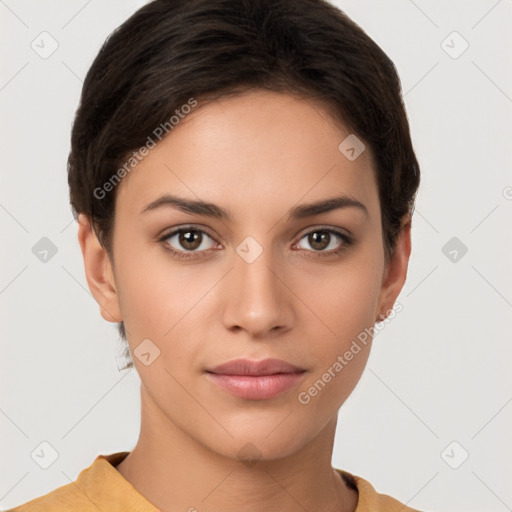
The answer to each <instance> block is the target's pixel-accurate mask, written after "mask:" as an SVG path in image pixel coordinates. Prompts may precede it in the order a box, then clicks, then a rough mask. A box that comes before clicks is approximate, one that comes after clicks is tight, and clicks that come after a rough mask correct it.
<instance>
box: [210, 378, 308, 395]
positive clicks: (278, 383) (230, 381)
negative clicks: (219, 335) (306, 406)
mask: <svg viewBox="0 0 512 512" xmlns="http://www.w3.org/2000/svg"><path fill="white" fill-rule="evenodd" d="M304 373H305V372H300V373H276V374H273V375H223V374H219V373H207V376H208V378H209V379H210V380H211V381H213V382H215V384H217V385H218V386H220V387H221V388H222V389H224V390H225V391H227V392H228V393H231V394H232V395H235V396H237V397H240V398H245V399H246V400H268V399H269V398H274V397H275V396H277V395H280V394H281V393H284V392H285V391H287V390H288V389H290V388H292V387H293V386H295V385H296V384H297V382H298V381H299V380H300V379H302V377H303V375H304Z"/></svg>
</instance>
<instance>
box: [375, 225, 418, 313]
mask: <svg viewBox="0 0 512 512" xmlns="http://www.w3.org/2000/svg"><path fill="white" fill-rule="evenodd" d="M410 255H411V218H410V217H409V216H407V217H406V218H405V220H404V221H403V222H402V228H401V230H400V233H399V234H398V237H397V240H396V245H395V248H394V250H393V253H392V255H391V257H390V259H389V261H388V263H387V265H386V269H385V271H384V275H383V281H382V286H381V290H380V297H379V304H378V310H377V311H378V315H377V318H376V321H382V320H384V319H385V318H386V317H387V315H388V314H389V312H390V311H391V310H392V309H393V305H394V304H395V301H396V299H397V297H398V295H399V294H400V291H401V290H402V288H403V286H404V284H405V279H406V277H407V268H408V265H409V257H410Z"/></svg>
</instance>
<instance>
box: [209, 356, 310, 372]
mask: <svg viewBox="0 0 512 512" xmlns="http://www.w3.org/2000/svg"><path fill="white" fill-rule="evenodd" d="M208 371H209V372H211V373H217V374H222V375H253V376H258V375H274V374H276V373H298V372H303V371H305V370H304V368H299V367H298V366H295V365H293V364H290V363H287V362H286V361H283V360H282V359H263V360H261V361H251V360H249V359H235V360H234V361H228V362H227V363H223V364H220V365H219V366H216V367H215V368H212V369H211V370H208Z"/></svg>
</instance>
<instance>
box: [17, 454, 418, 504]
mask: <svg viewBox="0 0 512 512" xmlns="http://www.w3.org/2000/svg"><path fill="white" fill-rule="evenodd" d="M128 453H129V452H117V453H112V454H110V455H98V457H96V459H95V460H94V462H93V463H92V464H91V466H89V467H88V468H86V469H84V470H83V471H82V472H81V473H80V474H79V475H78V477H77V479H76V480H75V481H74V482H72V483H70V484H66V485H63V486H62V487H59V488H57V489H55V490H54V491H52V492H50V493H48V494H45V495H44V496H40V497H39V498H35V499H33V500H31V501H29V502H27V503H25V504H23V505H20V506H18V507H15V508H13V509H10V510H9V511H7V512H71V511H73V512H75V511H76V512H98V511H99V510H100V511H101V512H135V511H137V512H159V511H158V509H157V508H156V507H155V506H154V505H153V504H151V503H150V502H149V501H148V500H147V499H146V498H144V496H142V495H141V494H140V493H139V492H138V491H137V490H136V489H135V488H134V487H133V486H132V485H131V484H130V483H129V482H128V481H127V480H126V479H125V478H124V477H123V476H122V475H121V473H119V472H118V471H117V470H116V468H115V466H116V465H117V464H119V463H120V462H121V461H122V460H123V459H124V458H125V457H126V456H127V455H128ZM337 471H338V472H339V473H340V474H341V476H342V477H343V479H344V480H345V482H347V484H348V485H349V486H351V487H353V488H357V491H358V493H359V500H358V503H357V508H356V512H418V511H417V510H415V509H412V508H409V507H406V506H405V505H403V504H402V503H400V502H399V501H397V500H395V499H394V498H392V497H391V496H387V495H385V494H379V493H377V492H376V490H375V489H374V488H373V487H372V485H371V484H370V483H369V482H367V481H366V480H364V479H363V478H361V477H358V476H355V475H352V474H350V473H348V472H346V471H343V470H340V469H337Z"/></svg>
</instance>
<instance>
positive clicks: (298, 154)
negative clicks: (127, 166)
mask: <svg viewBox="0 0 512 512" xmlns="http://www.w3.org/2000/svg"><path fill="white" fill-rule="evenodd" d="M348 135H350V132H349V131H347V130H346V129H344V128H343V127H342V126H339V125H338V124H336V123H335V122H334V121H333V120H332V119H331V118H330V117H329V115H328V113H327V111H326V110H323V109H322V107H321V106H320V105H317V104H314V103H312V102H311V101H309V100H308V101H306V100H303V99H298V98H295V97H293V96H290V95H285V94H278V93H271V92H262V91H253V92H249V93H246V94H244V95H241V96H237V97H236V98H225V99H220V100H216V101H215V102H212V103H209V104H206V105H204V106H202V107H201V106H199V107H198V108H197V109H195V110H193V111H192V112H191V113H190V114H189V115H188V116H187V117H186V118H185V119H184V120H182V121H180V124H179V125H178V126H176V127H175V128H174V129H173V131H172V132H171V133H170V135H169V136H168V137H167V138H165V139H163V141H162V142H160V143H159V144H157V146H156V147H155V148H154V149H152V150H151V151H150V152H149V154H148V155H147V156H146V157H145V158H144V159H143V160H142V161H141V162H140V163H139V164H138V165H137V166H136V167H135V168H134V169H133V170H132V172H131V173H130V175H129V176H127V177H126V178H125V179H124V180H123V181H122V183H121V184H120V185H119V189H118V190H117V194H118V195H117V203H116V215H115V226H114V238H113V240H114V242H113V255H114V257H113V266H111V265H110V261H109V260H108V259H107V258H106V257H105V253H104V251H103V249H102V248H100V246H99V245H97V244H96V245H95V243H96V242H95V241H94V238H93V235H92V234H91V232H90V231H88V230H87V227H86V223H85V222H82V223H81V224H80V228H79V229H80V231H79V239H80V242H81V246H82V250H83V252H84V258H85V263H86V273H87V278H88V282H89V286H90V287H91V290H93V293H94V295H95V297H96V298H97V300H98V302H99V303H100V305H101V312H102V315H103V316H104V318H106V319H107V320H109V321H116V322H118V321H121V320H123V321H124V323H125V327H126V330H127V333H128V341H129V345H130V349H131V354H132V357H133V361H134V364H135V367H136V369H137V372H138V373H139V375H140V378H141V382H142V397H143V401H144V403H143V411H144V410H146V411H152V414H155V415H156V414H158V415H159V416H160V418H161V419H162V421H161V422H160V423H159V424H160V425H165V423H166V422H167V423H168V425H169V427H170V426H171V425H172V426H173V428H174V427H177V428H178V429H180V430H181V431H182V432H185V433H186V435H187V436H190V438H193V439H194V440H196V441H198V442H200V443H201V444H202V445H203V446H207V447H208V448H210V449H211V450H213V451H215V452H217V453H219V454H222V455H225V456H228V457H232V458H235V457H239V455H237V454H239V451H240V449H241V448H242V447H244V446H245V445H246V443H252V445H254V447H255V448H254V449H255V450H257V451H258V453H259V456H261V457H262V458H264V459H265V458H266V459H273V458H278V457H284V456H287V455H289V454H292V453H294V452H295V451H297V450H299V449H300V448H301V447H304V446H306V445H307V444H308V443H310V442H311V441H312V440H313V439H315V438H316V437H317V436H318V435H319V434H320V433H321V432H322V431H324V429H325V428H326V427H327V426H328V425H332V424H333V422H334V424H335V418H336V416H337V412H338V409H339V407H340V406H341V405H342V404H343V402H344V401H345V399H346V398H347V397H348V396H349V395H350V393H351V392H352V390H353V389H354V387H355V385H356V384H357V382H358V380H359V378H360V376H361V374H362V372H363V369H364V367H365V364H366V361H367V358H368V355H369V350H370V345H371V337H368V336H366V338H367V339H366V342H365V343H363V342H362V341H361V340H362V339H363V338H364V336H361V333H364V332H365V329H369V328H370V327H373V326H374V324H375V321H376V318H377V317H378V315H379V313H383V312H385V311H386V310H390V309H391V308H392V306H393V304H394V302H395V299H396V297H397V296H398V293H399V291H400V289H401V287H402V285H403V282H404V280H405V275H406V267H407V260H408V256H409V251H410V240H409V235H408V231H404V233H405V234H404V235H403V236H402V237H401V238H400V239H399V242H398V245H397V249H396V251H395V253H394V256H393V258H392V259H391V261H390V262H389V264H387V263H386V262H385V259H384V247H383V238H382V227H381V213H380V205H379V196H378V189H377V183H376V179H375V171H374V168H373V161H372V155H371V153H370V150H369V148H368V147H367V148H366V150H365V151H363V152H362V153H361V155H360V156H359V157H358V158H356V159H355V160H353V159H352V160H349V159H348V158H347V157H346V156H345V154H343V153H342V152H341V151H340V150H339V149H338V146H339V145H340V143H341V142H342V141H343V140H344V139H346V137H347V136H348ZM165 196H168V197H167V198H166V197H165ZM170 196H172V197H170ZM180 201H181V203H180ZM204 203H206V204H204ZM354 343H355V345H354ZM356 347H357V348H356ZM348 353H351V354H352V355H351V356H350V355H349V354H348ZM239 359H244V360H249V361H250V362H253V363H254V362H260V361H262V360H266V359H278V360H281V361H282V362H284V363H279V364H278V365H277V366H272V364H262V365H261V366H258V365H253V366H251V365H249V366H247V365H245V366H244V365H243V364H242V365H238V366H236V365H235V367H234V368H228V369H218V368H216V367H218V366H219V365H221V364H224V363H227V362H232V361H234V360H239ZM285 363H287V364H288V365H293V368H291V367H289V366H286V364H285ZM247 372H249V373H251V372H252V373H253V374H256V375H247ZM279 372H281V374H280V375H277V373H279ZM265 373H266V374H270V375H263V374H265ZM242 374H243V375H242Z"/></svg>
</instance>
